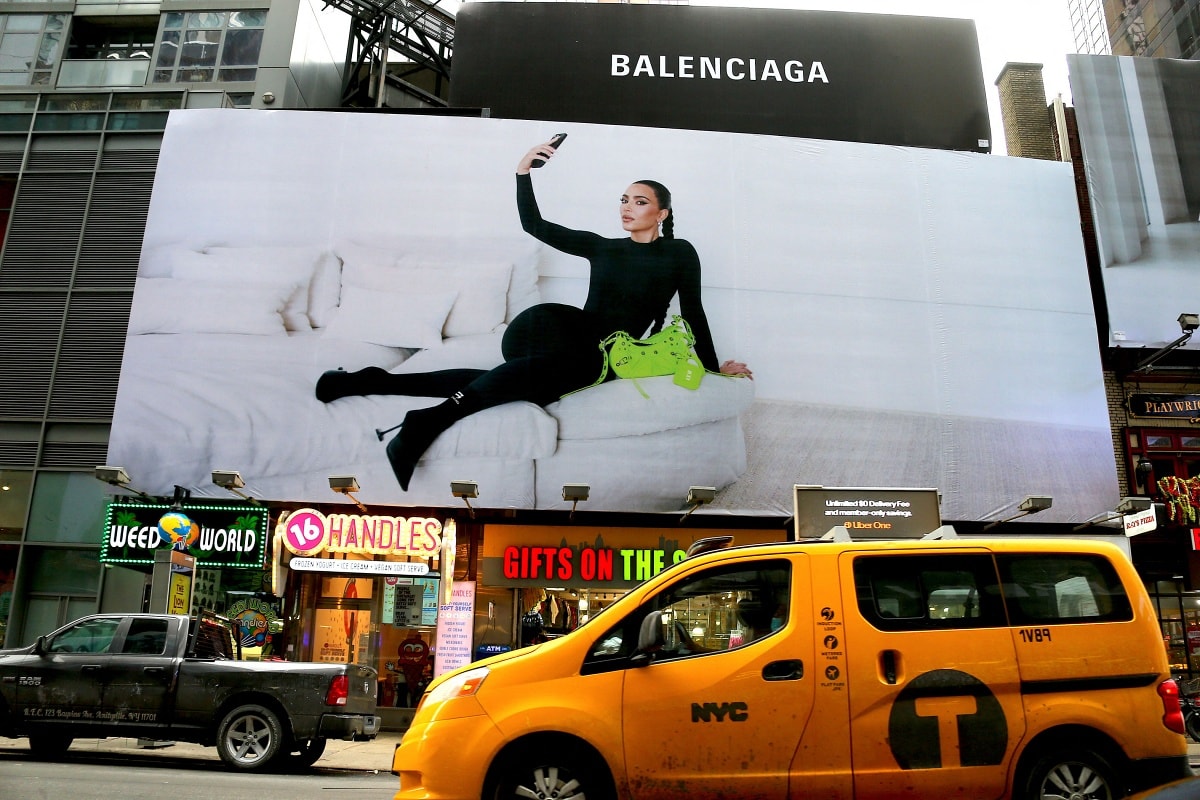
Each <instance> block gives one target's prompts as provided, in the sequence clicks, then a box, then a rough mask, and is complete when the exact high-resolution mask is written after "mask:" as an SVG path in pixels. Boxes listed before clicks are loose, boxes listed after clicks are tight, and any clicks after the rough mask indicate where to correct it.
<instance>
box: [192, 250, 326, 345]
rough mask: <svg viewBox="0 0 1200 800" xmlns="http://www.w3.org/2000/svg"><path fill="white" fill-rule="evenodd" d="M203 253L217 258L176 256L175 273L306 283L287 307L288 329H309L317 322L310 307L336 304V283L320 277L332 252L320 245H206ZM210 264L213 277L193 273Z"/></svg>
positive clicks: (239, 280) (214, 279)
mask: <svg viewBox="0 0 1200 800" xmlns="http://www.w3.org/2000/svg"><path fill="white" fill-rule="evenodd" d="M204 254H205V255H206V256H208V257H210V258H214V259H216V262H204V263H203V264H201V263H197V262H195V261H194V260H188V261H186V262H185V261H182V260H179V259H177V260H176V263H175V267H174V270H173V271H172V273H171V274H172V275H180V269H181V268H186V269H187V270H189V274H188V275H184V276H183V277H198V278H201V279H203V280H212V281H214V282H223V281H226V280H230V281H234V282H237V283H242V282H247V281H250V282H254V283H276V282H280V281H282V282H289V283H290V282H292V281H295V282H297V283H299V284H301V285H302V286H303V291H302V292H300V293H299V294H297V295H296V296H295V297H294V298H293V299H292V302H290V303H289V304H288V307H287V308H286V309H285V310H284V314H285V317H284V321H285V323H286V324H287V325H288V330H293V331H297V330H307V329H308V328H309V327H312V326H313V325H315V324H316V323H313V322H312V321H311V319H310V318H309V316H310V315H309V311H310V309H314V308H315V309H317V310H318V311H320V310H321V309H322V308H324V309H325V310H326V313H327V312H328V309H330V308H332V307H333V306H334V305H336V304H337V298H336V295H334V296H333V297H330V296H329V292H330V291H331V289H332V291H334V292H336V290H337V289H336V286H331V285H330V284H329V283H328V281H327V280H325V281H322V282H319V281H318V280H317V276H318V272H319V269H320V268H321V267H322V266H323V264H324V263H325V262H326V259H327V257H329V254H328V253H326V252H325V251H323V250H321V249H320V248H318V247H292V246H287V245H279V246H275V245H265V246H264V245H256V246H246V247H241V246H214V247H207V248H205V250H204ZM204 266H207V267H208V268H209V269H210V270H213V272H212V273H210V275H211V277H204V276H201V275H194V274H191V272H190V271H191V270H200V269H202V268H203V267H204Z"/></svg>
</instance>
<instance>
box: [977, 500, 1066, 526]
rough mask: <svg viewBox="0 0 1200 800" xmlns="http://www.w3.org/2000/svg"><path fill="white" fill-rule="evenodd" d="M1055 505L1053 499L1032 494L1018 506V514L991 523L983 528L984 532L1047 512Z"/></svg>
mask: <svg viewBox="0 0 1200 800" xmlns="http://www.w3.org/2000/svg"><path fill="white" fill-rule="evenodd" d="M1053 504H1054V498H1053V497H1050V496H1048V495H1044V494H1031V495H1029V496H1028V497H1026V498H1025V499H1024V500H1022V501H1021V503H1020V505H1018V506H1017V513H1015V514H1013V515H1012V516H1011V517H1005V518H1003V519H998V520H994V521H992V522H989V523H988V524H987V525H984V526H983V530H985V531H986V530H990V529H992V528H994V527H996V526H997V525H1003V524H1004V523H1005V522H1012V521H1013V520H1014V519H1020V518H1021V517H1025V516H1028V515H1030V514H1036V513H1038V512H1039V511H1045V510H1046V509H1047V508H1049V507H1050V506H1052V505H1053Z"/></svg>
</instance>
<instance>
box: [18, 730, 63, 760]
mask: <svg viewBox="0 0 1200 800" xmlns="http://www.w3.org/2000/svg"><path fill="white" fill-rule="evenodd" d="M73 741H74V739H73V738H72V737H70V736H62V735H60V734H57V733H31V734H29V750H30V751H31V752H32V753H33V754H34V755H35V756H37V757H38V758H57V757H59V756H61V755H62V754H63V753H65V752H67V748H69V747H70V746H71V742H73Z"/></svg>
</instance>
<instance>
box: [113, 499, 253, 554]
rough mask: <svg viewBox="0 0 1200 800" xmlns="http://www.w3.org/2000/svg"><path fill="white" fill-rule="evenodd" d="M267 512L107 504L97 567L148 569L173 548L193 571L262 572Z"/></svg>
mask: <svg viewBox="0 0 1200 800" xmlns="http://www.w3.org/2000/svg"><path fill="white" fill-rule="evenodd" d="M267 530H268V528H267V512H266V509H263V508H258V507H248V506H196V507H191V506H184V507H183V508H182V509H175V508H172V507H171V506H169V505H161V504H154V503H125V502H112V503H109V504H108V513H107V514H106V515H105V520H104V541H103V543H102V544H101V546H100V561H102V562H104V563H109V564H153V563H154V553H155V551H157V550H160V549H168V548H172V547H173V548H175V549H176V550H180V551H182V552H185V553H188V554H189V555H191V556H194V557H195V559H196V566H197V567H245V568H247V569H251V568H254V569H257V568H260V567H262V565H263V559H264V558H265V556H266V552H267V550H266V544H267Z"/></svg>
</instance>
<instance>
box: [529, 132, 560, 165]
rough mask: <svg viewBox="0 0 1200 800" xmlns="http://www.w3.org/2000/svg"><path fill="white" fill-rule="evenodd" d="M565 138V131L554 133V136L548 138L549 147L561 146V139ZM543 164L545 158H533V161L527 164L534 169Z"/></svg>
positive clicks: (553, 148)
mask: <svg viewBox="0 0 1200 800" xmlns="http://www.w3.org/2000/svg"><path fill="white" fill-rule="evenodd" d="M566 138H567V135H566V134H565V133H556V134H554V138H553V139H551V140H550V149H551V150H557V149H558V148H559V147H561V146H562V143H563V140H564V139H566ZM545 165H546V159H544V158H535V159H534V160H533V161H531V162H529V166H530V167H532V168H534V169H537V168H538V167H544V166H545Z"/></svg>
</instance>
